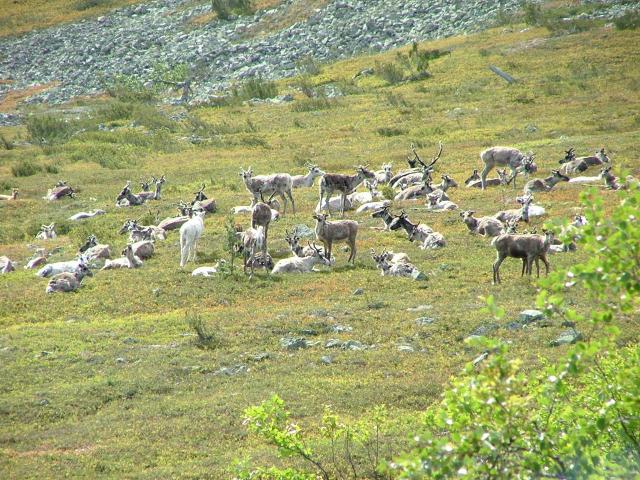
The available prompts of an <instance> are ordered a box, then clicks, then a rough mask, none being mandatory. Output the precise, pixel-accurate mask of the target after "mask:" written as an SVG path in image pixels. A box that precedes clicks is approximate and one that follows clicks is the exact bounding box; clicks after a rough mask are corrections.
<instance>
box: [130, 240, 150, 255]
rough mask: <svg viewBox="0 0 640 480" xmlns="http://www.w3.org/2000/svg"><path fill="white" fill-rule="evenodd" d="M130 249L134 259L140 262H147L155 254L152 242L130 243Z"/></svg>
mask: <svg viewBox="0 0 640 480" xmlns="http://www.w3.org/2000/svg"><path fill="white" fill-rule="evenodd" d="M131 249H132V250H133V254H134V255H135V256H136V257H138V258H140V259H141V260H147V259H149V258H151V257H152V256H153V254H154V252H155V245H154V243H153V240H141V241H139V242H133V243H131Z"/></svg>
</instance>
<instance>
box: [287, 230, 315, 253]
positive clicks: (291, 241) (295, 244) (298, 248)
mask: <svg viewBox="0 0 640 480" xmlns="http://www.w3.org/2000/svg"><path fill="white" fill-rule="evenodd" d="M284 240H285V242H287V244H288V245H289V249H290V250H291V253H293V254H294V255H296V256H298V257H309V256H312V255H313V252H314V248H313V247H312V246H311V245H307V246H306V247H303V246H302V245H300V235H299V234H298V230H297V229H294V230H293V232H291V233H289V231H288V230H285V236H284ZM307 243H308V242H307ZM320 253H321V254H322V255H324V253H325V252H324V249H323V248H322V247H320Z"/></svg>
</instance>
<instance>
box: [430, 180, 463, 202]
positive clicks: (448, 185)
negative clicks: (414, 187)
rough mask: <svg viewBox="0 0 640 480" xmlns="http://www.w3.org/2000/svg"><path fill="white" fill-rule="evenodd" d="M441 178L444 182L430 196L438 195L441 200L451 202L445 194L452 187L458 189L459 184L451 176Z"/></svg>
mask: <svg viewBox="0 0 640 480" xmlns="http://www.w3.org/2000/svg"><path fill="white" fill-rule="evenodd" d="M441 178H442V182H440V185H438V187H437V188H435V189H434V190H433V191H432V192H431V193H430V194H432V195H438V196H439V197H440V200H449V197H448V196H447V194H446V193H445V192H446V191H447V190H449V189H450V188H451V187H454V188H455V187H457V186H458V184H457V183H456V181H455V180H454V179H453V178H451V177H450V176H449V175H442V176H441Z"/></svg>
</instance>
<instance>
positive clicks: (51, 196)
mask: <svg viewBox="0 0 640 480" xmlns="http://www.w3.org/2000/svg"><path fill="white" fill-rule="evenodd" d="M75 196H76V192H75V190H74V189H73V188H71V187H70V186H69V185H67V182H65V181H59V182H56V186H55V187H53V188H50V189H49V190H47V194H46V195H45V196H44V197H42V198H43V199H45V200H49V201H50V202H51V201H54V200H60V199H61V198H63V197H71V198H75Z"/></svg>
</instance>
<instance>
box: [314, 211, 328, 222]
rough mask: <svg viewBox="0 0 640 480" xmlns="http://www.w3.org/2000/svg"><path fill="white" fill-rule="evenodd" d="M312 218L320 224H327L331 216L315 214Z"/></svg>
mask: <svg viewBox="0 0 640 480" xmlns="http://www.w3.org/2000/svg"><path fill="white" fill-rule="evenodd" d="M312 217H313V219H314V220H316V221H317V222H318V223H326V222H327V218H328V217H329V215H327V214H326V213H314V214H313V215H312Z"/></svg>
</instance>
